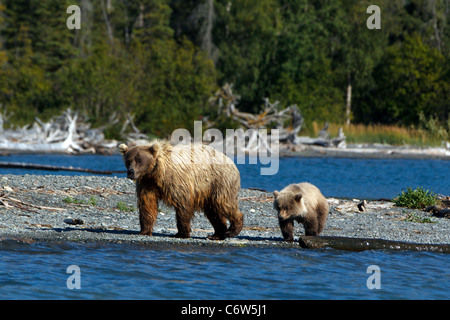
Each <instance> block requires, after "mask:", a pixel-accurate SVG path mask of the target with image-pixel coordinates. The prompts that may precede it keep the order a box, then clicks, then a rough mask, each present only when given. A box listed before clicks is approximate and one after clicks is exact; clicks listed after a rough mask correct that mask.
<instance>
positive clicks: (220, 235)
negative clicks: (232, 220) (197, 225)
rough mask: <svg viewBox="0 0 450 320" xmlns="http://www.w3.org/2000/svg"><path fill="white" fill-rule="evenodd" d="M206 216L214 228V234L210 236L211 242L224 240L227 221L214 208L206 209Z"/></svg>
mask: <svg viewBox="0 0 450 320" xmlns="http://www.w3.org/2000/svg"><path fill="white" fill-rule="evenodd" d="M205 215H206V217H207V218H208V220H209V222H211V224H212V226H213V228H214V234H212V235H209V236H208V239H209V240H224V239H225V238H226V232H227V220H225V217H224V216H223V215H222V214H220V213H219V212H216V211H215V210H214V209H213V208H205Z"/></svg>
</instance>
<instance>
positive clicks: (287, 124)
mask: <svg viewBox="0 0 450 320" xmlns="http://www.w3.org/2000/svg"><path fill="white" fill-rule="evenodd" d="M239 98H240V97H239V96H237V95H235V94H233V92H232V85H231V84H228V83H227V84H225V85H224V86H223V87H222V88H220V89H219V90H218V91H217V92H216V94H215V95H214V96H213V97H212V98H211V99H210V103H212V104H217V105H218V114H222V113H224V114H225V115H226V116H227V117H230V118H232V119H233V120H235V121H237V122H239V123H240V124H241V126H242V127H244V128H245V129H253V130H251V132H250V134H249V139H248V142H247V143H246V146H245V151H256V150H257V149H258V147H259V144H260V143H261V141H265V137H260V136H259V135H260V134H261V133H260V132H259V129H271V128H273V129H278V130H279V136H278V139H279V142H280V143H284V144H288V145H316V146H321V147H338V148H345V147H346V143H345V135H344V133H343V131H342V128H341V129H340V130H339V135H338V136H337V137H336V138H333V139H331V138H330V136H329V134H328V132H327V130H328V123H327V124H325V127H324V128H323V129H322V130H321V132H320V133H319V136H318V137H317V138H311V137H299V136H298V133H299V132H300V130H301V128H302V125H303V116H302V114H301V112H300V110H299V108H298V107H297V105H295V104H293V105H291V106H289V107H287V108H285V109H283V110H278V106H279V101H275V102H273V103H272V102H270V100H269V98H264V99H263V100H264V109H263V110H262V111H261V112H260V113H259V114H252V113H248V112H242V111H240V110H239V109H238V108H237V107H236V105H237V104H238V101H239ZM207 126H208V127H213V126H214V124H211V123H208V121H207ZM231 139H234V137H231ZM225 143H226V144H227V145H228V144H229V143H232V142H229V141H225Z"/></svg>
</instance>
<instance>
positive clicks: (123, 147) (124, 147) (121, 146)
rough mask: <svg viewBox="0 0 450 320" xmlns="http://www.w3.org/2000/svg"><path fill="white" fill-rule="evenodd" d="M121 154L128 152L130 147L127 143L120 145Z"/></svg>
mask: <svg viewBox="0 0 450 320" xmlns="http://www.w3.org/2000/svg"><path fill="white" fill-rule="evenodd" d="M119 149H120V153H121V154H122V155H124V154H125V153H126V152H127V151H128V146H127V145H126V144H125V143H121V144H119Z"/></svg>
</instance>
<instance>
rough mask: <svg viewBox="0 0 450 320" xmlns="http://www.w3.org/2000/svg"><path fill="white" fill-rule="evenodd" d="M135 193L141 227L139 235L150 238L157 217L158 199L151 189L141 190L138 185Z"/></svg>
mask: <svg viewBox="0 0 450 320" xmlns="http://www.w3.org/2000/svg"><path fill="white" fill-rule="evenodd" d="M136 191H137V197H138V207H139V223H140V225H141V231H140V232H139V234H142V235H147V236H151V235H152V231H153V225H154V223H155V221H156V216H157V215H158V199H157V197H156V194H155V192H153V191H152V190H151V189H150V190H149V189H147V188H142V187H141V186H139V185H138V186H137V188H136Z"/></svg>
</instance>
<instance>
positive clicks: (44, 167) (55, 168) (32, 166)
mask: <svg viewBox="0 0 450 320" xmlns="http://www.w3.org/2000/svg"><path fill="white" fill-rule="evenodd" d="M0 168H12V169H35V170H48V171H76V172H87V173H94V174H113V173H125V172H126V171H125V170H93V169H85V168H76V167H60V166H51V165H47V164H32V163H23V162H0Z"/></svg>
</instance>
